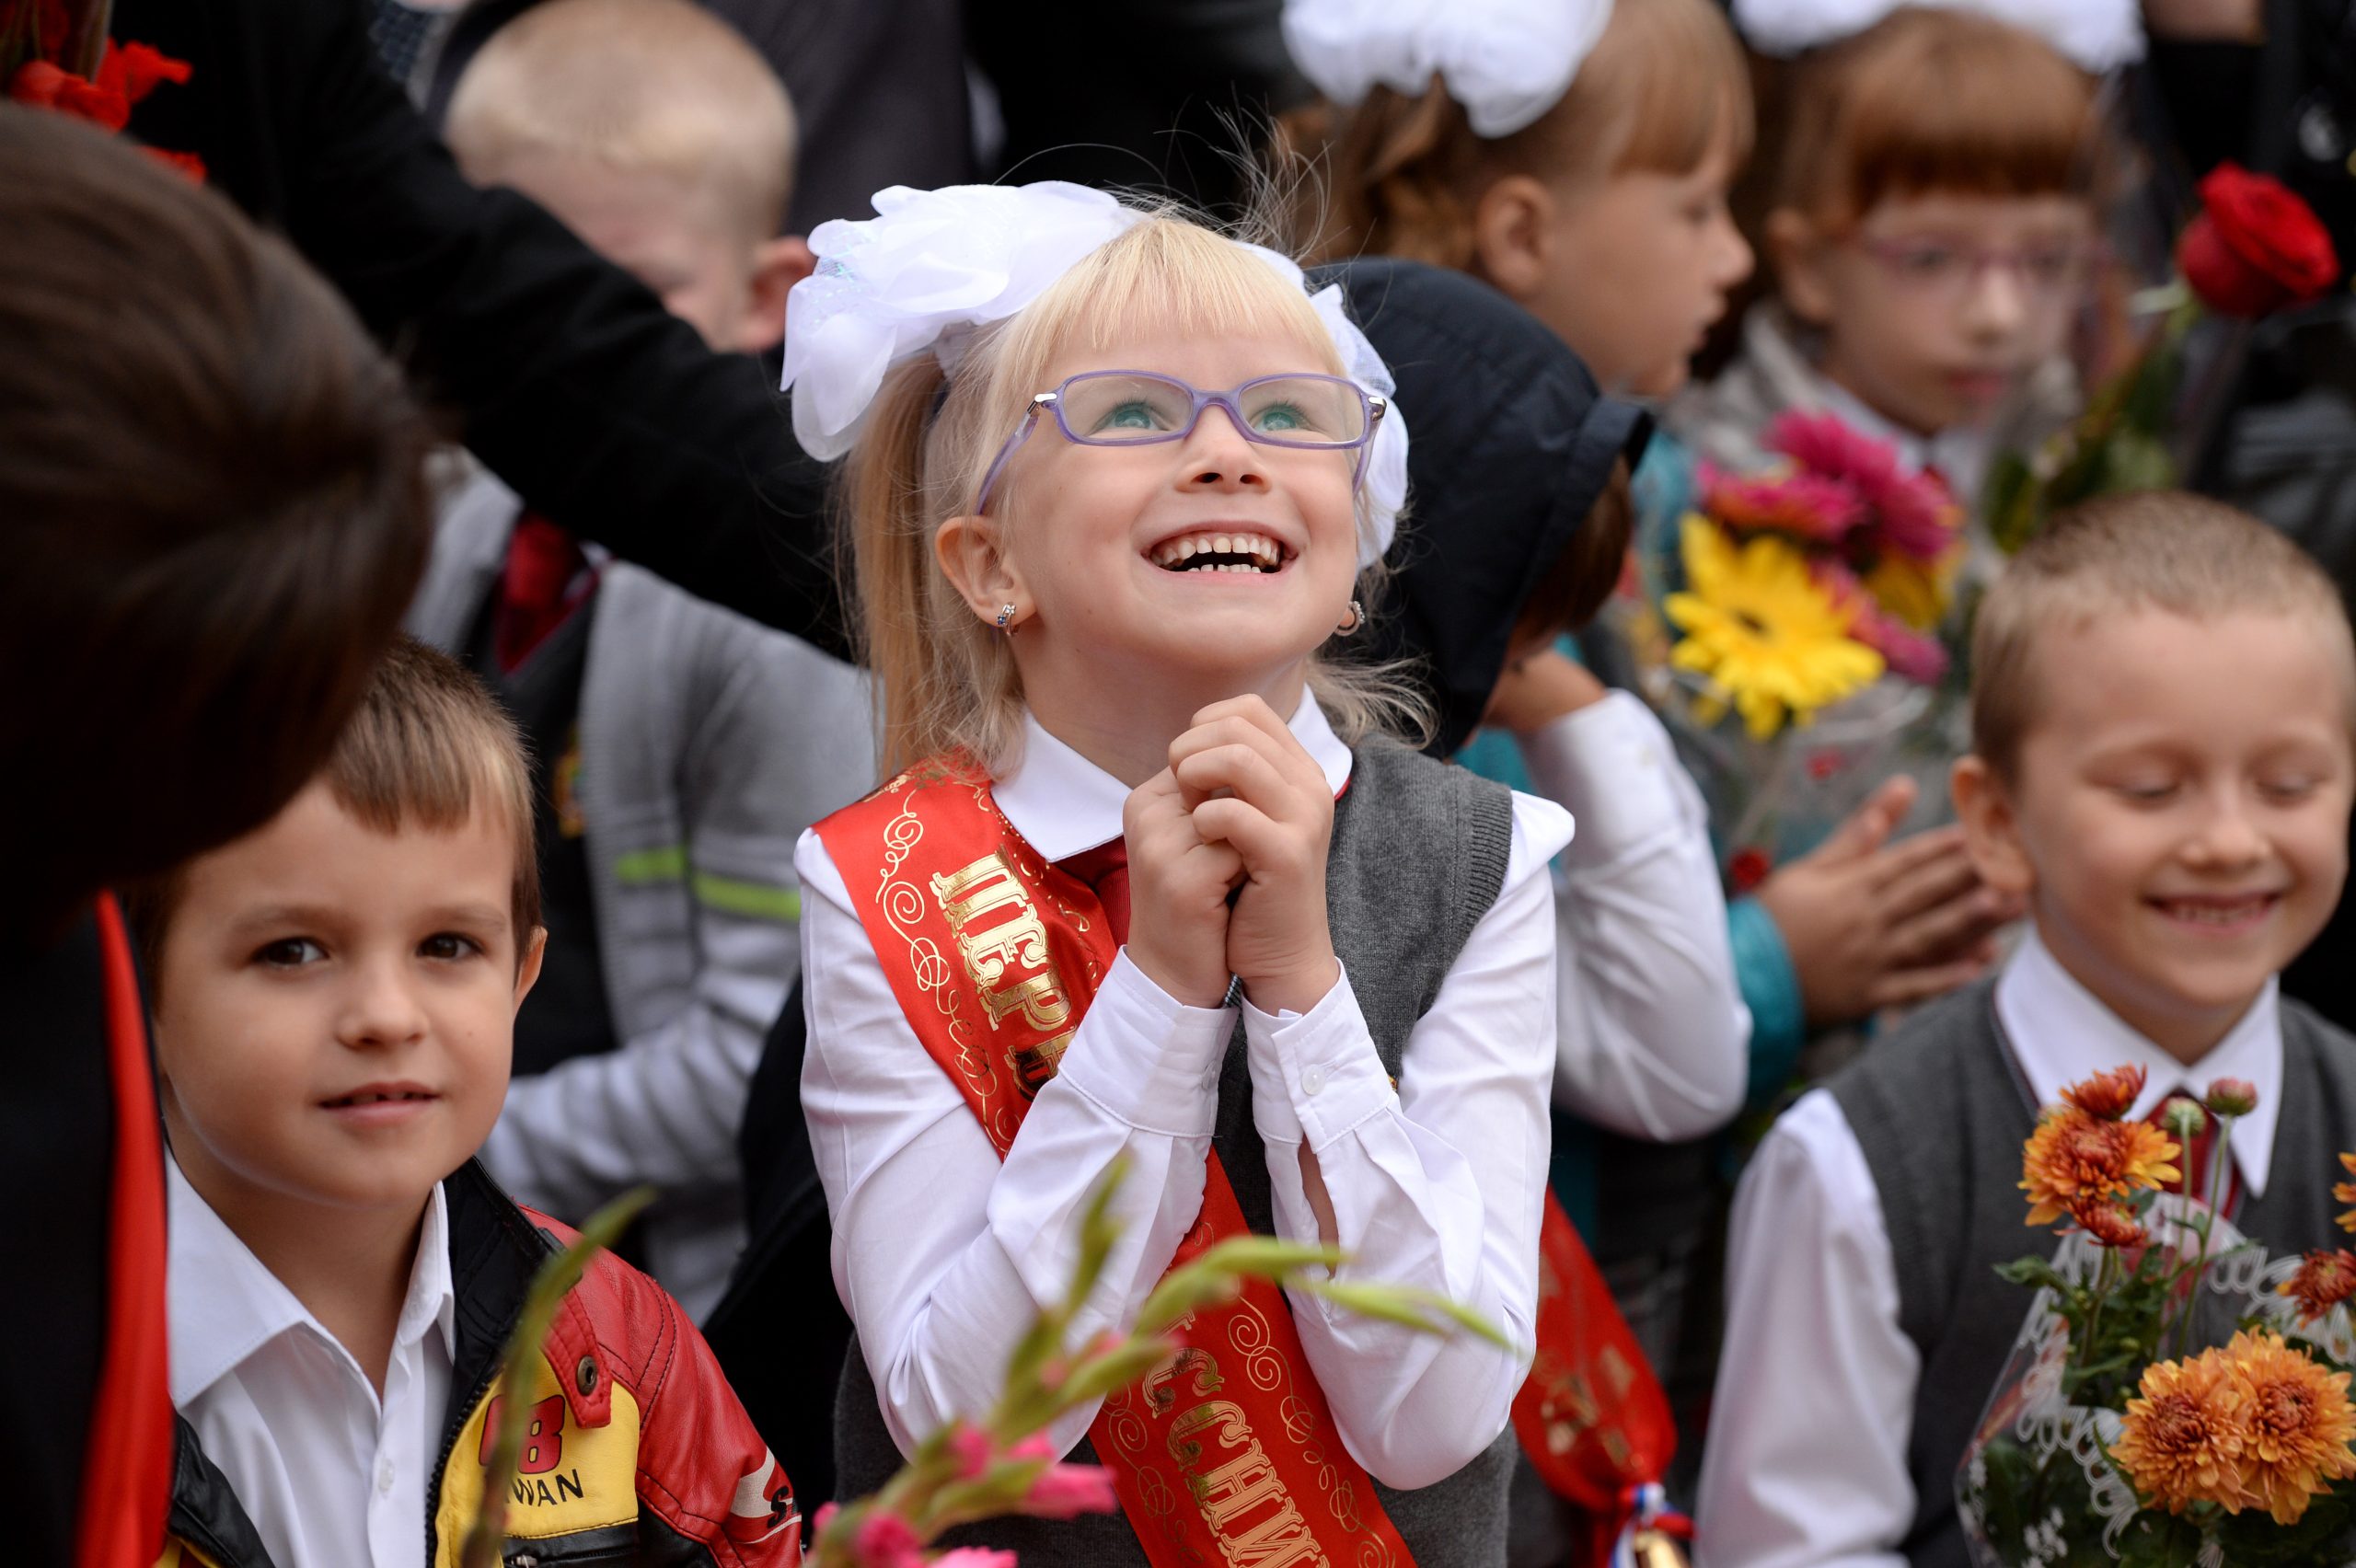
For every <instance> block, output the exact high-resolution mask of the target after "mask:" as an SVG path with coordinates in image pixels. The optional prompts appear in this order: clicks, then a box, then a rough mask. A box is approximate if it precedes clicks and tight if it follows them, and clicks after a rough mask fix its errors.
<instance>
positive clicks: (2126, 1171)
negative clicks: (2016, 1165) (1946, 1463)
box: [1956, 1067, 2356, 1568]
mask: <svg viewBox="0 0 2356 1568" xmlns="http://www.w3.org/2000/svg"><path fill="white" fill-rule="evenodd" d="M2142 1088H2143V1073H2142V1069H2141V1068H2140V1067H2138V1068H2124V1067H2122V1068H2119V1069H2117V1070H2115V1071H2112V1072H2108V1073H2103V1074H2098V1075H2097V1076H2096V1077H2095V1078H2089V1079H2087V1080H2086V1081H2085V1082H2084V1083H2080V1084H2076V1085H2073V1087H2072V1088H2070V1089H2069V1090H2065V1091H2064V1102H2063V1103H2062V1104H2060V1105H2056V1106H2050V1107H2048V1108H2047V1109H2046V1111H2045V1112H2044V1113H2043V1114H2042V1115H2041V1117H2040V1118H2039V1120H2038V1127H2037V1131H2036V1133H2035V1134H2034V1135H2033V1136H2031V1137H2030V1139H2029V1141H2028V1145H2027V1149H2026V1151H2025V1153H2024V1156H2023V1160H2022V1181H2021V1186H2022V1188H2023V1189H2024V1190H2025V1191H2026V1192H2027V1195H2028V1204H2029V1223H2030V1224H2032V1225H2049V1224H2052V1223H2054V1222H2056V1221H2062V1222H2066V1224H2067V1231H2066V1234H2065V1235H2064V1236H2063V1238H2062V1240H2061V1246H2060V1248H2059V1250H2058V1251H2055V1252H2054V1253H2053V1254H2052V1255H2051V1256H2050V1257H2046V1256H2032V1257H2027V1258H2023V1259H2021V1260H2020V1261H2019V1262H2014V1263H2011V1264H2007V1265H2006V1266H2005V1267H2004V1270H2003V1271H2002V1272H2003V1273H2004V1276H2005V1277H2006V1278H2008V1279H2011V1280H2013V1281H2015V1282H2016V1283H2018V1284H2021V1285H2024V1286H2031V1287H2033V1288H2034V1289H2035V1291H2036V1297H2035V1298H2034V1300H2033V1301H2032V1302H2031V1303H2030V1306H2029V1311H2028V1318H2027V1322H2026V1323H2025V1324H2024V1325H2023V1327H2022V1330H2021V1333H2020V1337H2019V1339H2018V1341H2017V1342H2016V1343H2015V1347H2014V1351H2013V1355H2012V1358H2011V1360H2010V1362H2009V1363H2008V1364H2007V1365H2006V1366H2005V1369H2004V1375H2003V1377H2002V1378H1999V1379H1998V1381H1997V1384H1996V1388H1995V1390H1994V1393H1993V1395H1992V1397H1991V1399H1990V1401H1989V1403H1988V1407H1987V1410H1986V1412H1984V1413H1983V1414H1982V1416H1981V1422H1980V1425H1979V1428H1978V1430H1977V1432H1976V1434H1975V1435H1974V1437H1973V1440H1972V1442H1971V1444H1970V1445H1969V1447H1967V1449H1966V1450H1965V1454H1964V1458H1963V1463H1962V1465H1961V1467H1960V1469H1959V1470H1958V1473H1957V1476H1956V1503H1957V1507H1958V1512H1959V1513H1960V1516H1961V1518H1962V1521H1963V1526H1964V1530H1965V1534H1966V1537H1967V1538H1968V1539H1969V1541H1970V1543H1971V1552H1972V1559H1973V1561H1974V1562H1975V1563H1978V1564H1980V1565H1981V1568H2064V1565H2067V1568H2109V1565H2111V1564H2114V1563H2118V1564H2126V1565H2128V1568H2165V1565H2176V1568H2226V1565H2232V1568H2242V1565H2246V1564H2247V1565H2258V1564H2284V1565H2288V1564H2293V1563H2295V1564H2300V1565H2301V1568H2326V1565H2333V1564H2350V1563H2356V1487H2350V1485H2348V1484H2347V1483H2348V1482H2350V1480H2351V1478H2356V1452H2352V1451H2351V1449H2350V1443H2351V1441H2352V1440H2356V1406H2351V1404H2350V1400H2349V1396H2348V1387H2349V1373H2348V1371H2347V1368H2348V1367H2350V1366H2351V1365H2356V1339H2351V1334H2350V1320H2349V1313H2348V1309H2347V1307H2346V1305H2345V1303H2346V1302H2347V1300H2348V1298H2349V1297H2350V1295H2352V1294H2356V1254H2351V1253H2350V1252H2349V1251H2347V1250H2345V1249H2336V1250H2330V1251H2314V1252H2309V1253H2306V1254H2305V1255H2304V1256H2299V1257H2283V1258H2269V1256H2267V1254H2266V1252H2265V1251H2264V1250H2263V1249H2262V1248H2260V1247H2259V1246H2258V1245H2257V1244H2256V1243H2255V1242H2252V1241H2249V1240H2246V1239H2244V1238H2243V1237H2241V1236H2240V1235H2239V1234H2238V1233H2237V1232H2236V1231H2235V1229H2234V1228H2233V1226H2232V1225H2231V1224H2230V1223H2229V1222H2228V1221H2226V1220H2225V1219H2223V1218H2222V1217H2220V1211H2221V1209H2222V1208H2223V1203H2222V1202H2221V1199H2222V1197H2223V1192H2222V1189H2223V1185H2224V1183H2225V1182H2226V1181H2227V1180H2229V1177H2228V1175H2227V1172H2228V1171H2229V1170H2230V1165H2231V1162H2230V1160H2229V1159H2226V1158H2224V1153H2223V1151H2224V1150H2225V1148H2226V1147H2227V1142H2226V1136H2225V1135H2226V1134H2227V1133H2228V1132H2229V1130H2230V1128H2231V1125H2232V1123H2233V1120H2234V1118H2235V1117H2237V1116H2243V1115H2246V1114H2248V1113H2250V1111H2252V1110H2253V1109H2255V1108H2256V1104H2257V1095H2256V1092H2255V1090H2252V1089H2251V1088H2250V1086H2249V1085H2247V1084H2246V1083H2243V1082H2240V1081H2238V1080H2234V1079H2221V1080H2219V1081H2218V1082H2216V1083H2214V1084H2212V1085H2211V1086H2210V1089H2209V1092H2208V1094H2207V1095H2206V1096H2205V1097H2204V1098H2203V1099H2202V1100H2201V1101H2193V1100H2190V1099H2187V1098H2182V1097H2179V1098H2177V1099H2173V1100H2170V1101H2168V1102H2167V1103H2166V1104H2165V1106H2164V1107H2163V1108H2162V1111H2161V1113H2160V1116H2159V1125H2154V1124H2151V1123H2148V1122H2137V1121H2130V1120H2128V1119H2127V1114H2128V1111H2129V1108H2130V1107H2131V1106H2132V1105H2133V1104H2134V1103H2135V1101H2136V1098H2137V1096H2138V1095H2140V1094H2141V1093H2142ZM2212 1121H2213V1122H2214V1123H2215V1124H2216V1125H2215V1129H2214V1130H2215V1134H2216V1140H2215V1147H2216V1148H2217V1149H2218V1151H2219V1154H2218V1158H2217V1159H2215V1160H2214V1161H2213V1164H2214V1165H2215V1167H2216V1169H2217V1174H2216V1175H2215V1176H2214V1177H2213V1178H2212V1180H2211V1182H2209V1183H2208V1190H2207V1191H2196V1190H2192V1189H2193V1186H2194V1183H2193V1182H2192V1179H2191V1176H2190V1173H2189V1170H2187V1169H2183V1168H2180V1167H2179V1165H2178V1160H2179V1159H2180V1155H2181V1151H2182V1149H2183V1148H2184V1147H2189V1146H2190V1143H2191V1140H2193V1139H2196V1138H2198V1137H2200V1136H2201V1135H2202V1133H2203V1132H2204V1131H2205V1130H2207V1129H2208V1128H2209V1127H2210V1124H2212ZM2341 1159H2342V1161H2343V1163H2345V1164H2347V1166H2348V1168H2349V1170H2350V1173H2351V1174H2356V1157H2350V1156H2346V1155H2343V1156H2342V1157H2341ZM2188 1163H2189V1162H2188ZM2334 1191H2335V1194H2336V1195H2337V1196H2338V1197H2339V1199H2340V1200H2341V1201H2342V1202H2346V1203H2356V1186H2351V1185H2350V1184H2349V1183H2345V1182H2343V1183H2341V1184H2340V1185H2339V1187H2337V1188H2335V1189H2334ZM2351 1218H2356V1216H2343V1217H2342V1219H2341V1224H2342V1225H2343V1226H2344V1227H2345V1226H2349V1225H2350V1219H2351Z"/></svg>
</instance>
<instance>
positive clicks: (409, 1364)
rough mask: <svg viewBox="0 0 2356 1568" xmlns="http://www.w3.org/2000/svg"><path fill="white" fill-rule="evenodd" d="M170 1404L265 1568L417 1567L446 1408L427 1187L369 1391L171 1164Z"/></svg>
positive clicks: (444, 1308) (438, 1201) (437, 1256)
mask: <svg viewBox="0 0 2356 1568" xmlns="http://www.w3.org/2000/svg"><path fill="white" fill-rule="evenodd" d="M168 1176H169V1183H170V1224H171V1242H170V1253H169V1269H170V1273H169V1283H168V1297H167V1302H168V1314H169V1319H170V1327H171V1385H172V1403H173V1405H174V1406H175V1407H177V1408H178V1409H179V1412H180V1414H181V1415H183V1416H185V1417H187V1419H188V1422H189V1424H191V1426H193V1427H195V1428H196V1435H197V1437H198V1438H199V1439H200V1441H201V1442H202V1445H203V1447H204V1453H205V1457H206V1458H209V1459H211V1460H212V1461H213V1462H214V1465H216V1466H218V1467H219V1469H220V1470H221V1473H222V1474H223V1475H224V1476H225V1477H226V1478H227V1479H228V1482H229V1485H230V1488H231V1490H233V1491H234V1492H236V1493H237V1501H238V1502H239V1503H240V1504H242V1505H244V1507H245V1510H246V1514H247V1516H248V1517H249V1518H251V1519H252V1520H253V1523H254V1528H256V1529H257V1530H258V1531H260V1535H261V1540H262V1545H263V1546H265V1547H267V1548H268V1549H269V1551H270V1558H271V1562H274V1563H276V1564H277V1565H278V1568H425V1509H426V1500H427V1498H428V1497H429V1496H430V1495H431V1492H432V1487H433V1476H432V1474H431V1471H432V1469H433V1463H434V1461H435V1459H436V1458H439V1457H440V1454H441V1447H442V1424H443V1419H444V1414H445V1412H444V1406H445V1404H446V1403H447V1402H448V1401H449V1393H450V1358H451V1350H452V1327H451V1317H452V1311H453V1308H454V1306H455V1297H454V1296H453V1295H452V1292H451V1286H450V1242H449V1222H448V1216H447V1214H446V1212H445V1207H444V1204H443V1197H442V1189H441V1187H440V1186H439V1185H438V1184H437V1185H436V1186H435V1187H434V1189H433V1199H432V1201H431V1202H430V1203H429V1204H428V1205H426V1210H425V1224H424V1227H423V1228H422V1231H421V1232H420V1234H419V1237H418V1246H417V1261H416V1262H415V1263H414V1264H413V1265H412V1266H411V1268H410V1282H409V1293H408V1295H407V1297H405V1298H404V1299H403V1301H402V1303H401V1313H400V1319H399V1322H398V1327H397V1328H396V1329H395V1331H394V1343H393V1355H392V1361H391V1364H390V1365H389V1366H387V1368H386V1370H385V1393H384V1398H383V1399H381V1400H379V1399H378V1398H377V1396H376V1390H375V1389H374V1388H373V1387H372V1386H371V1385H370V1383H369V1380H368V1378H367V1376H366V1375H365V1374H364V1373H363V1372H362V1371H361V1369H360V1364H359V1362H357V1361H356V1360H354V1359H353V1358H352V1353H351V1352H350V1351H348V1350H346V1349H344V1347H343V1346H342V1344H341V1343H338V1341H337V1340H336V1339H335V1337H334V1336H333V1335H331V1334H329V1332H327V1330H326V1329H324V1328H322V1327H321V1326H320V1325H319V1321H318V1319H317V1318H315V1317H313V1316H312V1315H311V1313H310V1310H309V1309H307V1308H306V1307H305V1306H304V1305H303V1304H302V1303H301V1302H300V1301H298V1300H296V1299H295V1294H294V1292H292V1291H290V1290H288V1289H287V1288H286V1286H284V1285H283V1284H281V1283H280V1282H279V1279H278V1276H277V1275H275V1274H271V1272H270V1270H269V1269H267V1268H265V1267H263V1266H262V1263H261V1261H260V1259H259V1258H256V1257H255V1256H254V1255H253V1253H252V1251H250V1250H248V1248H247V1246H246V1244H245V1243H244V1242H243V1241H240V1240H239V1239H237V1234H236V1232H234V1231H232V1230H231V1229H230V1228H228V1226H227V1225H226V1224H225V1223H224V1222H223V1221H222V1219H221V1216H219V1215H217V1214H215V1213H214V1212H213V1208H212V1205H209V1204H207V1203H206V1202H205V1201H204V1200H203V1198H202V1197H200V1196H199V1195H198V1194H197V1191H196V1189H195V1188H194V1187H192V1186H191V1185H189V1182H188V1178H187V1177H185V1176H183V1175H181V1174H180V1170H179V1166H178V1165H177V1164H173V1165H172V1166H171V1167H170V1170H169V1171H168Z"/></svg>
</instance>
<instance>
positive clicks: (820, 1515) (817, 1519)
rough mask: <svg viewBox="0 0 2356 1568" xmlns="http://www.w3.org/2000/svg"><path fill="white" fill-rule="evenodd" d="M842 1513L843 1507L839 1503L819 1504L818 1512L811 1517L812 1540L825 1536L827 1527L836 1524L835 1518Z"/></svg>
mask: <svg viewBox="0 0 2356 1568" xmlns="http://www.w3.org/2000/svg"><path fill="white" fill-rule="evenodd" d="M841 1511H842V1505H840V1504H838V1503H821V1504H819V1505H818V1511H817V1512H816V1513H815V1514H814V1515H812V1516H810V1539H812V1540H815V1539H818V1538H819V1537H820V1536H822V1535H825V1534H826V1527H827V1526H828V1525H831V1524H833V1523H834V1522H835V1516H836V1515H837V1514H838V1513H840V1512H841Z"/></svg>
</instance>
